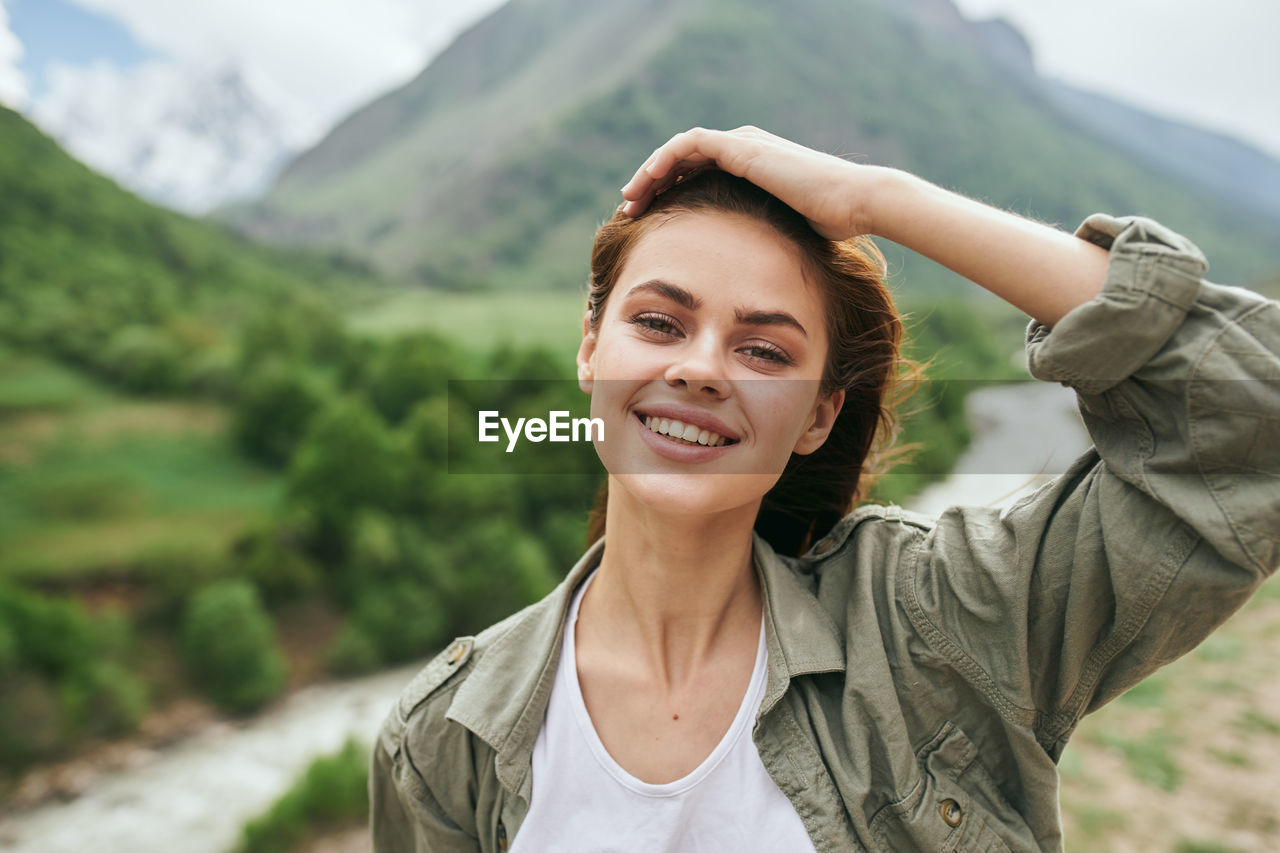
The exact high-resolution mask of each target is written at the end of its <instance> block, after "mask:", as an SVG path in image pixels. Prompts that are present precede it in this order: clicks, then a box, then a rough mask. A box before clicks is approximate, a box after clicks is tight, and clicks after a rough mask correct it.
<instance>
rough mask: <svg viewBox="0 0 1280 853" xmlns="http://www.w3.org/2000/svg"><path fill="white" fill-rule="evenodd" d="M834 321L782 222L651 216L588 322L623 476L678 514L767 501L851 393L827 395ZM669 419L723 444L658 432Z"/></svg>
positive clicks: (581, 368)
mask: <svg viewBox="0 0 1280 853" xmlns="http://www.w3.org/2000/svg"><path fill="white" fill-rule="evenodd" d="M824 319H825V317H824V307H823V302H822V296H821V294H820V293H819V291H818V289H817V287H816V286H815V285H812V284H810V283H809V282H808V281H807V280H806V278H805V275H804V270H803V267H802V264H801V256H800V254H799V249H798V248H797V247H795V246H794V245H792V244H791V243H790V242H789V241H788V240H786V239H785V238H784V237H782V236H781V235H779V234H778V233H777V232H775V231H774V230H773V229H772V228H771V227H769V226H768V225H765V224H764V223H761V222H758V221H756V220H754V219H750V218H747V217H742V216H738V215H733V214H722V213H715V214H712V213H678V214H675V215H673V216H671V217H670V218H668V219H666V220H665V221H663V222H658V223H655V224H654V225H653V226H651V227H650V228H649V230H648V231H647V232H646V233H645V234H644V235H643V236H641V237H640V238H639V239H638V240H637V241H636V243H635V244H634V245H633V246H632V248H631V252H630V255H629V256H628V258H627V260H626V262H625V264H624V266H623V269H622V271H621V274H620V275H619V278H618V281H617V283H616V285H615V286H614V289H613V291H612V292H611V293H610V295H609V298H608V301H607V302H606V306H605V312H604V316H603V317H602V319H601V322H600V325H599V327H598V328H597V329H596V330H595V331H590V330H589V327H588V324H587V322H586V319H585V318H584V321H583V340H582V345H581V347H580V349H579V352H578V376H579V383H580V384H581V386H582V388H583V390H584V391H586V392H587V393H588V394H590V395H591V416H592V417H593V418H601V419H603V421H604V424H605V429H604V435H605V437H604V440H603V441H599V440H598V441H596V450H597V452H598V453H599V455H600V459H601V461H602V462H603V463H604V466H605V468H606V469H607V470H608V471H609V473H610V475H611V480H612V481H613V482H614V483H616V484H618V485H620V486H622V487H623V488H625V489H627V490H628V491H629V492H631V493H632V494H633V495H634V496H635V497H636V498H637V499H639V500H641V501H643V502H644V503H646V504H648V505H650V506H652V507H653V508H655V509H659V510H661V511H664V512H681V513H711V512H722V511H726V510H732V509H735V508H740V507H751V506H758V504H759V501H760V499H761V498H762V497H763V496H764V494H765V493H766V492H767V491H768V490H769V489H770V488H772V487H773V485H774V483H776V482H777V480H778V478H779V476H780V475H781V474H782V471H783V469H784V468H785V466H786V464H787V461H788V460H789V459H790V457H791V454H792V453H793V452H794V453H802V454H803V453H812V452H813V451H814V450H817V449H818V447H820V446H821V444H822V442H823V440H825V438H826V437H827V434H828V433H829V432H830V430H831V426H832V423H833V421H834V419H835V416H836V414H837V413H838V412H839V408H840V405H841V404H842V403H843V400H844V394H843V392H837V393H836V394H834V395H832V396H831V397H829V398H826V399H819V397H818V392H819V384H820V380H821V378H822V372H823V366H824V363H825V360H826V357H827V334H826V323H825V322H824ZM647 418H652V419H653V420H652V421H651V422H650V425H646V423H645V420H646V419H647ZM664 418H665V420H666V421H667V423H666V425H665V429H666V430H667V431H668V432H671V431H673V423H672V422H674V421H680V422H681V424H683V429H680V428H679V427H678V426H677V427H675V429H677V430H680V431H681V432H682V433H683V434H684V435H687V436H688V437H689V438H690V439H693V440H694V441H696V440H697V438H696V437H695V433H697V435H698V437H700V438H701V440H702V442H704V443H705V442H708V441H710V442H711V443H713V444H717V445H718V446H705V444H696V443H689V442H686V441H681V440H677V439H674V438H672V437H670V436H669V435H661V434H659V433H657V432H654V431H653V429H652V427H653V426H662V421H663V419H664ZM690 425H692V427H693V428H690ZM704 429H705V430H706V432H707V433H710V434H708V435H703V434H702V432H703V430H704ZM715 433H719V434H720V435H721V436H722V437H723V440H722V441H720V442H717V439H716V436H715Z"/></svg>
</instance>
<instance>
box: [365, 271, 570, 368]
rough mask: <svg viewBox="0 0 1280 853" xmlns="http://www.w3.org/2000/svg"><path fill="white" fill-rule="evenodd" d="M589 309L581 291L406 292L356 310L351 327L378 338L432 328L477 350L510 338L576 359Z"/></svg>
mask: <svg viewBox="0 0 1280 853" xmlns="http://www.w3.org/2000/svg"><path fill="white" fill-rule="evenodd" d="M585 310H586V299H585V296H583V295H582V294H580V293H578V292H577V291H576V290H564V291H535V292H515V293H484V292H479V293H447V292H441V291H434V290H427V289H425V288H420V287H419V288H405V289H403V290H399V291H393V292H392V293H391V295H390V296H386V297H380V298H379V299H378V300H376V301H374V302H372V303H369V304H366V305H363V306H360V307H357V308H355V309H353V311H352V313H351V314H350V328H351V330H352V331H353V332H356V333H359V334H364V335H371V336H376V337H390V336H393V335H397V334H404V333H405V332H411V331H419V330H424V329H426V330H431V331H437V332H442V333H445V334H448V335H450V336H451V337H456V338H458V339H459V340H462V341H465V342H466V343H468V344H470V345H472V346H475V347H477V348H487V347H490V346H493V345H495V344H498V343H500V342H502V341H504V340H505V341H511V342H512V343H515V344H517V345H532V344H540V345H543V346H547V347H550V348H552V349H554V350H556V351H557V352H565V353H567V354H570V355H572V354H573V353H575V352H577V349H578V341H579V340H580V339H581V338H582V315H583V312H584V311H585Z"/></svg>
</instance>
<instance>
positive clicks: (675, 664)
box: [577, 488, 763, 688]
mask: <svg viewBox="0 0 1280 853" xmlns="http://www.w3.org/2000/svg"><path fill="white" fill-rule="evenodd" d="M758 509H759V508H758V506H755V505H751V506H744V507H738V508H735V509H732V510H727V511H725V512H722V513H716V514H714V515H697V516H690V515H687V514H680V513H662V512H658V511H655V510H654V509H653V507H651V506H649V505H647V504H645V503H642V502H640V501H637V500H636V499H635V498H634V497H633V496H631V495H630V494H629V493H628V492H627V491H626V490H625V489H621V488H616V489H615V488H611V489H610V494H609V504H608V509H607V512H606V516H605V543H606V544H605V549H604V553H603V554H602V556H601V561H600V568H599V571H598V572H597V574H596V577H595V579H594V580H593V581H592V582H591V586H590V587H589V588H588V590H587V594H586V595H585V596H584V597H583V601H582V604H581V605H580V608H579V616H578V619H579V627H578V632H577V633H578V636H579V638H580V641H583V640H585V641H587V642H593V643H600V644H602V645H604V646H606V647H607V652H608V653H609V654H610V656H611V657H615V658H616V659H617V660H620V661H628V662H632V663H634V664H636V665H639V666H640V667H642V668H643V670H644V671H645V675H646V676H647V677H648V678H650V679H653V680H655V681H658V682H660V683H662V684H664V685H666V686H667V687H669V688H673V687H674V688H678V687H680V686H681V685H683V684H684V683H686V682H687V681H688V680H689V679H693V678H697V677H698V675H699V673H701V672H704V671H705V669H706V667H708V666H711V665H714V664H715V662H716V661H718V660H722V659H723V657H724V656H733V655H734V654H736V653H740V652H741V650H742V649H743V648H746V649H748V650H750V651H751V653H752V654H754V649H755V646H756V642H757V641H758V638H759V630H760V613H761V608H762V606H763V602H762V598H761V593H760V586H759V581H758V580H757V578H756V573H755V570H754V568H753V563H752V554H751V550H752V533H751V531H752V528H753V526H754V524H755V518H756V514H757V512H758Z"/></svg>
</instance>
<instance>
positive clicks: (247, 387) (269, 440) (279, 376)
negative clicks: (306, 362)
mask: <svg viewBox="0 0 1280 853" xmlns="http://www.w3.org/2000/svg"><path fill="white" fill-rule="evenodd" d="M323 399H324V396H323V391H322V390H321V388H320V387H319V386H318V384H317V383H316V381H315V380H313V379H312V378H311V377H310V375H309V374H308V373H307V371H306V369H305V368H304V367H302V366H301V365H300V364H297V363H294V362H286V361H283V360H280V359H274V358H273V359H269V360H267V361H266V362H265V363H264V364H263V365H262V366H261V367H260V368H259V369H258V370H257V371H255V372H254V373H253V374H252V375H251V376H250V377H249V378H248V379H247V380H246V381H245V383H244V385H243V387H242V388H241V392H240V400H239V403H238V404H237V406H236V410H235V425H234V427H233V429H234V433H235V437H236V439H237V441H238V442H239V444H240V446H241V447H243V448H244V449H245V450H246V451H247V452H248V453H249V454H250V455H252V456H254V457H255V458H257V459H260V460H262V461H264V462H267V463H269V464H272V465H277V466H282V465H284V464H285V463H287V462H288V461H289V459H290V457H291V456H292V455H293V451H294V448H295V447H296V445H297V443H298V440H299V437H300V436H302V435H303V434H304V433H305V432H306V429H307V424H308V423H309V422H310V420H311V417H312V416H313V415H314V414H315V413H316V411H317V410H319V409H320V407H321V405H322V403H323Z"/></svg>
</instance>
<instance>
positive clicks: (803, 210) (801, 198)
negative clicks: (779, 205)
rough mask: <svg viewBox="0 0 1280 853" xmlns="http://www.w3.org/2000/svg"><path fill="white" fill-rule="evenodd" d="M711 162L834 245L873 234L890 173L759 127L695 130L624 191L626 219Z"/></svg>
mask: <svg viewBox="0 0 1280 853" xmlns="http://www.w3.org/2000/svg"><path fill="white" fill-rule="evenodd" d="M708 163H713V164H714V165H715V166H716V167H717V168H719V169H721V170H723V171H725V172H729V173H731V174H734V175H737V176H738V177H740V178H746V179H747V180H748V181H751V183H753V184H755V185H756V186H758V187H760V188H761V189H763V190H765V191H766V192H769V193H770V194H772V195H774V196H777V197H778V198H779V199H781V200H782V201H783V202H785V203H786V204H787V205H789V206H790V207H792V208H793V209H795V210H796V211H797V212H798V213H800V214H801V215H802V216H804V217H805V218H806V219H808V220H809V224H810V226H812V227H813V230H815V231H817V232H818V233H819V234H821V235H822V236H823V237H826V238H827V239H829V240H844V239H846V238H849V237H855V236H857V235H859V234H867V233H871V222H870V221H869V216H868V211H869V205H867V204H865V203H864V202H865V201H866V199H867V198H868V197H869V195H870V194H871V192H872V191H873V189H874V184H875V181H876V177H877V172H880V171H883V170H881V169H878V168H877V167H874V166H860V165H858V164H856V163H850V162H848V161H846V160H841V159H840V158H839V157H834V156H832V155H830V154H823V153H821V152H819V151H814V150H813V149H811V148H805V147H804V146H803V145H799V144H797V143H795V142H792V141H791V140H789V139H783V138H782V137H780V136H774V135H773V134H772V133H767V132H765V131H763V130H761V129H760V128H758V127H751V126H746V127H739V128H737V129H736V130H707V129H706V128H702V127H695V128H693V129H692V130H687V131H685V132H684V133H677V134H676V135H675V136H673V137H671V139H669V140H668V141H667V142H665V143H664V144H663V145H662V146H661V147H659V148H658V149H657V150H656V151H654V152H653V153H652V154H650V155H649V159H647V160H645V162H644V165H642V166H641V167H640V168H639V169H638V170H637V171H636V173H635V175H634V176H633V177H632V178H631V180H630V181H628V182H627V185H626V186H625V187H623V188H622V197H623V198H625V199H627V204H626V206H625V207H624V208H623V212H624V213H626V214H627V215H629V216H639V215H640V214H641V213H642V212H643V211H644V209H645V208H646V207H648V206H649V202H651V201H652V200H653V197H654V196H655V195H657V194H658V193H659V192H661V191H663V190H665V189H666V188H667V187H669V186H671V185H672V184H674V183H675V182H676V180H677V179H678V178H679V177H680V176H682V175H685V174H688V173H689V172H691V171H692V170H694V169H696V168H698V167H700V166H705V165H707V164H708Z"/></svg>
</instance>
